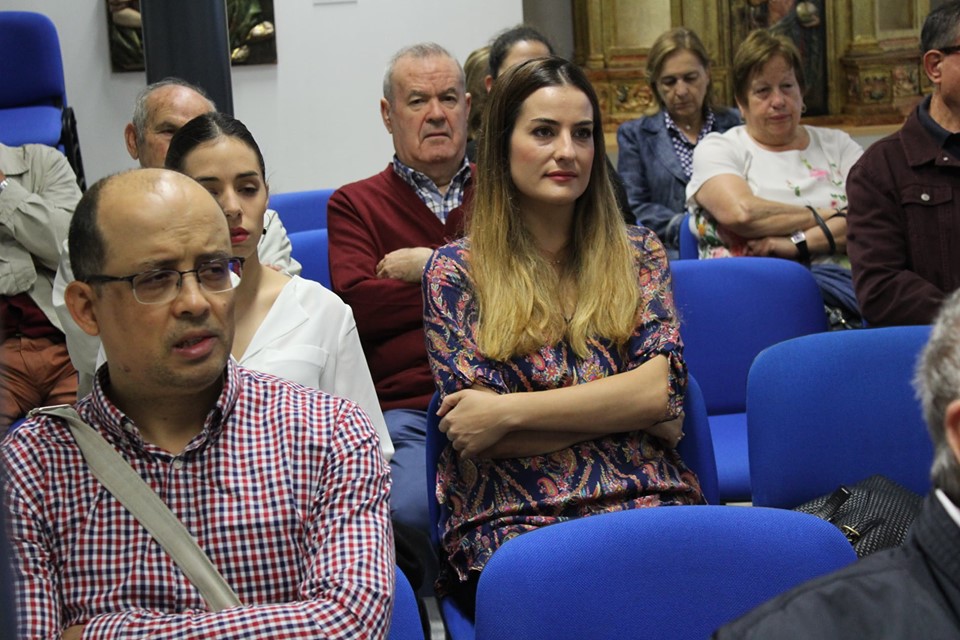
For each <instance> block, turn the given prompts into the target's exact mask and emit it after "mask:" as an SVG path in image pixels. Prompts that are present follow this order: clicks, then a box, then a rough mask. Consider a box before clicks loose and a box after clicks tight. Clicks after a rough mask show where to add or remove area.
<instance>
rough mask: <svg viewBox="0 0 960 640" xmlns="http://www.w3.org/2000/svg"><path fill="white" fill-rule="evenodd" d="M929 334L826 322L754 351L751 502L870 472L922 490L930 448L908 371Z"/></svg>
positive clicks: (786, 500)
mask: <svg viewBox="0 0 960 640" xmlns="http://www.w3.org/2000/svg"><path fill="white" fill-rule="evenodd" d="M929 335H930V327H928V326H916V327H889V328H881V329H860V330H855V331H832V332H829V333H822V334H817V335H810V336H805V337H801V338H796V339H794V340H788V341H787V342H784V343H781V344H778V345H775V346H772V347H770V348H769V349H767V350H765V351H764V352H763V353H761V354H760V355H759V356H757V359H756V362H754V364H753V367H752V368H751V369H750V378H749V381H748V383H747V430H748V437H749V443H750V446H749V451H750V479H751V484H752V486H753V502H754V504H757V505H762V506H771V507H783V508H793V507H795V506H797V505H799V504H802V503H804V502H806V501H808V500H812V499H813V498H816V497H819V496H822V495H825V494H828V493H830V492H832V491H833V490H834V489H836V488H837V487H838V486H839V485H840V484H849V483H855V482H857V481H859V480H863V479H865V478H867V477H869V476H871V475H873V474H877V473H879V474H882V475H885V476H887V477H888V478H890V479H891V480H894V481H896V482H898V483H900V484H902V485H903V486H905V487H907V488H908V489H912V490H913V491H916V492H917V493H919V494H921V495H923V494H925V493H927V492H928V491H929V490H930V465H931V462H932V460H933V447H932V445H931V443H930V438H929V436H928V435H927V429H926V426H925V424H924V420H923V415H922V412H921V409H920V405H919V403H918V401H917V400H916V398H915V397H914V392H913V387H912V386H911V380H912V378H913V372H914V367H915V364H916V361H917V357H918V356H919V354H920V351H921V350H922V348H923V345H924V344H926V341H927V339H928V337H929Z"/></svg>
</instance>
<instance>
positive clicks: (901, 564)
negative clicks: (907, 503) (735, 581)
mask: <svg viewBox="0 0 960 640" xmlns="http://www.w3.org/2000/svg"><path fill="white" fill-rule="evenodd" d="M958 614H960V528H958V526H957V523H955V522H954V521H953V520H952V519H951V518H950V515H949V514H948V513H947V512H946V510H945V509H944V508H943V505H942V504H940V501H939V500H938V499H937V497H936V496H935V495H930V496H928V497H927V499H926V501H925V502H924V505H923V510H922V511H921V512H920V514H919V515H918V516H917V519H916V520H914V523H913V527H912V528H911V530H910V534H909V536H908V538H907V541H906V543H905V544H904V546H903V547H898V548H896V549H888V550H886V551H880V552H877V553H874V554H872V555H869V556H867V557H865V558H863V559H862V560H860V561H858V562H856V563H854V564H852V565H850V566H848V567H846V568H844V569H841V570H840V571H837V572H835V573H832V574H830V575H827V576H824V577H822V578H818V579H816V580H812V581H810V582H808V583H806V584H803V585H801V586H799V587H797V588H796V589H793V590H792V591H789V592H787V593H786V594H784V595H781V596H779V597H777V598H775V599H773V600H771V601H770V602H767V603H766V604H763V605H761V606H760V607H758V608H757V609H754V610H753V611H752V612H750V613H748V614H747V615H746V616H744V617H742V618H740V619H739V620H736V621H734V622H732V623H731V624H729V625H727V626H725V627H723V628H721V629H720V630H719V631H717V632H716V633H715V634H714V636H713V637H714V638H715V639H716V640H730V639H732V638H743V639H747V638H756V639H759V638H776V639H777V640H791V639H793V638H797V639H799V638H804V639H807V638H816V639H817V640H830V639H832V638H837V639H840V638H843V639H844V640H846V639H848V638H869V639H871V640H874V639H882V638H890V639H891V640H894V639H895V640H902V639H903V638H923V639H924V640H939V639H941V638H942V639H946V638H960V617H958Z"/></svg>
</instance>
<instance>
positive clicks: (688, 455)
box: [426, 376, 718, 640]
mask: <svg viewBox="0 0 960 640" xmlns="http://www.w3.org/2000/svg"><path fill="white" fill-rule="evenodd" d="M439 407H440V394H439V393H434V394H433V399H432V400H431V401H430V406H429V407H428V408H427V442H426V456H427V493H428V495H427V504H428V505H429V506H428V508H429V513H430V522H431V523H433V526H432V527H431V528H430V532H429V533H430V539H431V541H432V542H433V543H434V545H436V546H437V547H439V544H440V536H441V534H442V530H441V526H442V522H444V521H445V520H446V513H445V512H446V508H447V507H446V505H443V504H440V503H438V502H437V500H436V497H435V491H436V486H437V462H438V461H439V459H440V454H441V453H442V452H443V449H444V447H446V446H447V438H446V436H444V435H443V434H442V433H441V432H440V429H439V424H440V420H439V418H437V409H438V408H439ZM683 410H684V414H685V418H684V423H683V430H684V433H685V434H686V435H685V437H684V438H683V440H681V441H680V446H679V447H677V450H678V451H679V452H680V456H681V457H682V458H683V460H684V461H685V462H686V463H687V465H688V466H689V467H690V468H691V469H693V470H694V471H695V472H696V473H697V475H698V477H699V479H700V487H701V489H702V491H703V495H704V497H705V498H706V499H707V501H708V502H710V503H712V504H716V502H717V500H718V488H717V467H716V461H715V459H714V457H713V443H712V441H711V438H710V424H709V421H708V420H707V414H706V408H705V406H704V404H703V395H702V393H701V391H700V386H699V385H698V384H697V381H696V380H694V379H693V377H692V376H691V377H690V378H689V380H688V383H687V394H686V396H685V398H684V405H683ZM438 604H439V607H440V612H441V615H442V616H443V619H444V623H445V625H446V627H447V631H448V633H449V634H450V637H451V638H452V640H472V639H473V637H474V636H473V634H474V629H473V621H472V620H470V619H469V618H468V617H467V616H466V615H465V614H464V613H463V611H462V610H461V609H460V608H459V607H458V606H457V604H456V602H455V601H454V600H453V599H452V598H440V599H439V601H438Z"/></svg>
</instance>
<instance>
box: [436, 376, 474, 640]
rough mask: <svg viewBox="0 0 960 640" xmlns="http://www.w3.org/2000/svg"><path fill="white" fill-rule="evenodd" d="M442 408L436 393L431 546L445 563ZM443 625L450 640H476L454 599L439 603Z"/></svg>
mask: <svg viewBox="0 0 960 640" xmlns="http://www.w3.org/2000/svg"><path fill="white" fill-rule="evenodd" d="M439 408H440V394H439V393H436V392H435V393H434V394H433V398H431V400H430V406H429V407H427V442H426V458H427V464H426V467H427V496H426V498H427V510H428V513H429V516H430V531H429V532H428V533H429V534H430V542H432V543H433V546H434V549H436V551H437V554H438V556H439V557H440V560H441V562H442V561H443V550H442V549H441V548H440V537H441V534H442V530H441V527H442V525H443V523H444V522H446V519H447V513H448V509H447V506H446V504H440V503H439V502H437V497H436V492H437V462H438V461H439V460H440V454H441V453H443V449H444V447H446V446H447V442H448V441H447V437H446V436H445V435H443V434H442V433H441V432H440V418H438V417H437V409H439ZM437 604H438V605H439V608H440V614H441V615H442V616H443V623H444V626H445V627H446V630H447V635H448V637H449V638H450V640H474V629H473V620H471V619H470V618H469V617H468V616H467V615H466V613H465V612H464V611H463V610H462V609H461V608H460V607H459V605H458V604H457V602H456V600H454V599H453V598H450V597H445V598H440V599H439V600H438V602H437Z"/></svg>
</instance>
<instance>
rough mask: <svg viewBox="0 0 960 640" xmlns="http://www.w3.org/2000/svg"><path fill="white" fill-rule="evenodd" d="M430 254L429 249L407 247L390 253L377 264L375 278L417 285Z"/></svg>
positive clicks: (430, 250) (431, 251) (431, 250)
mask: <svg viewBox="0 0 960 640" xmlns="http://www.w3.org/2000/svg"><path fill="white" fill-rule="evenodd" d="M432 253H433V249H431V248H429V247H407V248H405V249H397V250H396V251H391V252H390V253H388V254H387V255H385V256H383V260H381V261H380V262H379V263H377V277H378V278H392V279H394V280H402V281H404V282H413V283H419V282H420V277H421V276H422V275H423V267H424V266H425V265H426V264H427V260H429V259H430V255H431V254H432Z"/></svg>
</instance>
